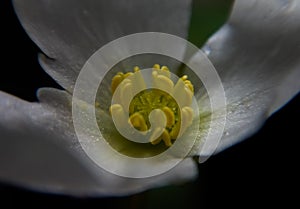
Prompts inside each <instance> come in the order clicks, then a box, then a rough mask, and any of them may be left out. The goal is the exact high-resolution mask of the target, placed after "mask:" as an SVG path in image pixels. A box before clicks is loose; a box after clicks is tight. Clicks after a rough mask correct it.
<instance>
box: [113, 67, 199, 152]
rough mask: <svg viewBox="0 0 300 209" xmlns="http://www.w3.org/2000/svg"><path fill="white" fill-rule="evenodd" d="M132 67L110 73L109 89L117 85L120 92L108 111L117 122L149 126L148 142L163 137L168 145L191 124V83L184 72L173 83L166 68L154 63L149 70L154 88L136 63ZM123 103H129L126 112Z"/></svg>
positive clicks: (143, 128) (142, 128)
mask: <svg viewBox="0 0 300 209" xmlns="http://www.w3.org/2000/svg"><path fill="white" fill-rule="evenodd" d="M133 71H134V73H132V72H128V73H125V74H124V73H118V74H116V75H115V76H114V77H113V79H112V82H111V89H112V92H113V93H114V92H115V91H116V89H117V87H118V86H120V87H119V88H120V96H119V98H117V99H116V104H113V105H112V106H111V107H110V113H111V114H112V115H114V116H116V117H115V118H118V121H117V123H118V124H119V125H120V124H121V123H123V124H124V123H129V124H131V125H132V126H133V127H134V128H136V129H137V130H139V131H147V130H149V129H150V128H151V129H152V130H153V131H152V133H151V136H150V139H149V143H151V144H153V145H156V144H159V143H160V142H161V141H163V142H164V144H165V145H166V146H167V147H170V146H171V145H172V140H176V139H177V138H178V137H180V136H182V134H183V133H184V131H186V129H187V128H188V127H189V126H190V125H191V124H192V121H193V116H194V115H193V109H192V108H191V103H192V97H193V94H194V86H193V84H192V82H191V81H190V80H188V76H187V75H184V76H182V77H181V78H180V79H178V81H177V82H176V85H174V83H173V81H172V80H171V79H170V77H171V73H170V70H169V68H168V67H167V66H162V67H160V65H159V64H155V65H154V66H153V72H152V80H153V87H154V88H153V89H146V88H145V87H146V85H145V81H144V78H143V76H142V74H141V70H140V68H139V67H138V66H135V67H134V69H133ZM131 75H133V76H131ZM141 89H146V90H142V91H141ZM130 95H131V96H132V95H135V96H134V97H133V99H132V100H131V101H128V98H132V97H130ZM177 102H178V103H177ZM125 107H129V112H127V109H126V108H125ZM126 114H129V119H128V120H127V121H124V120H125V119H124V118H125V116H126ZM163 116H165V117H163ZM119 119H120V120H119ZM163 121H164V122H163ZM165 124H166V125H165ZM116 125H117V124H116ZM123 126H124V125H123ZM164 126H165V127H164Z"/></svg>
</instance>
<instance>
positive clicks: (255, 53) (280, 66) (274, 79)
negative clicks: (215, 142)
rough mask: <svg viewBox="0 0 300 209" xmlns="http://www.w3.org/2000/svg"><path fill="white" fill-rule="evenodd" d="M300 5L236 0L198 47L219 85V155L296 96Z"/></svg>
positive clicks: (299, 71) (299, 87)
mask: <svg viewBox="0 0 300 209" xmlns="http://www.w3.org/2000/svg"><path fill="white" fill-rule="evenodd" d="M299 11H300V2H299V1H293V0H286V1H282V0H274V1H268V0H247V1H246V0H237V1H236V2H235V5H234V8H233V12H232V15H231V17H230V19H229V22H228V23H227V24H226V25H225V26H224V27H223V28H221V30H220V31H218V32H217V33H216V34H215V35H214V36H213V37H212V38H211V39H210V40H209V41H208V43H207V45H206V46H205V47H204V49H205V51H208V52H210V53H209V58H210V60H211V61H212V63H213V64H214V66H215V67H216V69H217V70H218V72H219V74H220V77H221V80H222V82H223V85H224V88H225V91H226V97H227V103H228V116H227V124H226V128H225V132H224V137H223V138H222V140H221V143H220V145H219V148H218V151H221V150H223V149H225V148H227V147H229V146H231V145H233V144H235V143H237V142H239V141H240V140H242V139H245V138H246V137H248V136H250V135H251V134H253V133H254V132H255V131H257V130H258V129H259V128H260V127H261V126H262V124H263V123H264V121H265V120H266V119H267V118H268V117H269V116H270V115H271V114H272V113H274V112H275V111H276V110H278V109H279V108H280V107H282V106H283V105H284V104H286V103H287V102H288V101H289V100H290V99H291V98H292V97H293V96H295V95H296V94H297V93H298V92H299V90H300V82H299V79H300V47H298V46H299V45H300V39H299V33H300V27H299V26H300V24H299V23H300V13H299Z"/></svg>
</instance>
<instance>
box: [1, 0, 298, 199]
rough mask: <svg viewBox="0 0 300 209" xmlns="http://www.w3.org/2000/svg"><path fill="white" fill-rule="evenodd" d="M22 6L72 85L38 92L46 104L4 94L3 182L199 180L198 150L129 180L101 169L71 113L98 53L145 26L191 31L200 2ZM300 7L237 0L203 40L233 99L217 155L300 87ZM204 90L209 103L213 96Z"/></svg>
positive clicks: (60, 184) (50, 69)
mask: <svg viewBox="0 0 300 209" xmlns="http://www.w3.org/2000/svg"><path fill="white" fill-rule="evenodd" d="M14 6H15V10H16V12H17V15H18V17H19V19H20V21H21V23H22V25H23V26H24V28H25V30H26V31H27V33H28V35H29V36H30V37H31V39H32V40H33V41H34V42H35V43H36V44H37V45H38V46H39V47H40V49H41V50H42V51H43V53H44V54H41V55H40V57H39V61H40V64H41V65H42V67H43V68H44V70H45V71H46V72H47V73H48V74H49V75H50V76H52V77H53V78H54V79H55V80H56V81H57V82H58V83H59V84H60V85H61V86H62V87H63V88H64V89H65V91H62V90H57V89H52V88H42V89H39V91H38V98H39V102H38V103H29V102H27V101H23V100H21V99H18V98H16V97H14V96H12V95H9V94H6V93H4V92H0V133H1V138H0V153H1V158H0V166H1V169H0V179H1V180H3V181H7V182H11V183H14V184H19V185H22V186H26V187H29V188H33V189H36V190H39V191H47V192H56V193H63V194H72V195H91V196H109V195H128V194H132V193H137V192H140V191H144V190H146V189H150V188H154V187H160V186H164V185H168V184H174V183H178V182H185V181H188V180H191V179H194V178H196V176H197V166H196V162H195V161H194V160H193V159H192V158H191V157H192V156H189V157H187V158H186V159H184V160H183V161H182V162H181V163H180V164H179V165H178V166H176V167H175V168H174V169H172V170H170V171H168V172H166V173H164V174H161V175H159V176H154V177H150V178H146V179H131V178H124V177H120V176H116V175H113V174H111V173H109V172H107V171H105V170H103V169H101V168H99V167H98V166H96V165H95V164H94V163H93V162H92V161H91V160H90V159H89V158H88V157H87V156H86V154H85V153H84V152H83V150H82V149H81V147H80V145H79V143H78V141H77V138H76V134H75V131H74V127H73V124H72V115H71V109H72V107H71V103H72V102H71V100H72V96H71V95H72V92H73V89H74V84H75V81H76V78H77V76H78V74H79V71H80V69H81V67H82V66H83V64H84V63H85V61H86V60H87V59H88V58H89V57H90V56H91V55H92V54H93V52H95V51H96V50H97V49H98V48H100V47H101V46H103V45H104V44H106V43H107V42H109V41H112V40H114V39H116V38H119V37H121V36H124V35H128V34H131V33H136V32H145V31H159V32H165V33H170V34H175V35H177V36H180V37H183V38H186V36H187V31H188V27H189V17H190V11H191V1H180V0H178V1H174V2H173V3H172V4H170V2H169V1H167V0H160V1H158V0H154V1H109V2H107V1H105V2H104V1H92V0H85V1H80V0H72V1H71V0H67V1H46V0H28V1H22V0H15V1H14ZM299 10H300V3H299V1H293V0H289V1H288V0H286V1H282V0H275V1H267V0H236V2H235V4H234V7H233V10H232V14H231V16H230V18H229V20H228V22H227V23H226V24H225V25H224V26H223V27H222V28H221V29H220V30H219V31H218V32H217V33H216V34H214V35H213V36H212V37H211V38H210V39H209V41H208V42H207V44H206V45H205V46H204V48H203V50H204V51H205V52H206V53H207V55H208V57H209V58H210V60H211V62H212V63H213V64H214V66H215V68H216V69H217V70H218V73H219V75H220V77H221V80H222V82H223V85H224V89H225V93H226V98H227V103H228V106H227V107H226V108H227V112H228V114H227V123H226V127H225V130H224V135H223V137H222V139H221V142H220V145H219V147H218V149H217V151H216V153H217V152H220V151H222V150H224V149H226V148H227V147H229V146H232V145H234V144H236V143H237V142H239V141H241V140H243V139H245V138H247V137H248V136H250V135H251V134H253V133H255V132H256V131H257V130H258V129H259V128H260V127H261V126H262V125H263V123H264V121H265V120H266V119H267V118H268V117H269V116H270V115H272V114H273V113H274V112H276V111H277V110H278V109H279V108H280V107H282V106H283V105H284V104H286V103H287V102H288V101H289V100H290V99H291V98H292V97H293V96H294V95H296V94H297V93H298V92H299V89H300V83H299V82H298V80H299V78H300V69H299V68H300V59H299V54H300V53H299V52H300V48H299V47H296V46H298V45H299V44H300V40H299V38H298V34H299V32H300V30H299V22H300V14H299V12H298V11H299ZM137 11H143V13H142V14H140V13H139V14H137ZM250 11H251V12H250ZM137 15H138V18H137ZM174 23H176V24H174ZM279 26H280V27H279ZM153 64H154V63H153ZM196 96H197V98H198V99H199V101H200V100H203V101H205V98H206V96H207V95H196ZM103 117H106V116H104V115H103ZM213 123H215V124H216V125H217V124H218V121H217V120H216V121H213ZM111 135H112V136H114V133H111ZM166 141H167V140H166ZM195 150H197V149H195ZM207 152H208V153H210V152H211V151H210V150H207ZM193 155H195V156H198V155H199V153H197V151H194V152H193ZM203 155H204V157H205V153H203ZM200 158H201V156H200Z"/></svg>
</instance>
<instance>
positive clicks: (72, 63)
mask: <svg viewBox="0 0 300 209" xmlns="http://www.w3.org/2000/svg"><path fill="white" fill-rule="evenodd" d="M190 5H191V0H185V1H181V0H176V1H172V3H170V2H169V0H153V1H147V0H143V1H141V0H139V1H135V0H121V1H120V0H110V1H105V0H99V1H95V0H65V1H60V0H52V1H48V0H27V1H23V0H14V7H15V10H16V12H17V14H18V17H19V18H20V21H21V23H22V25H23V26H24V28H25V29H26V31H27V33H28V34H29V36H30V37H31V38H32V40H33V41H34V42H35V43H36V44H37V45H38V46H39V47H40V48H41V50H42V51H43V52H44V53H45V54H46V55H47V56H48V57H50V58H52V59H48V58H46V57H44V56H42V57H41V59H40V62H41V64H42V66H43V68H44V69H45V71H46V72H47V73H48V74H49V75H51V76H52V77H53V78H54V79H55V80H56V81H58V83H59V84H60V85H62V86H63V87H64V88H65V89H67V90H69V91H72V89H73V86H74V83H75V80H76V78H77V75H78V73H79V71H80V69H81V67H82V66H83V64H84V63H85V62H86V60H87V59H88V58H89V57H90V56H91V55H92V54H93V52H95V51H96V50H97V49H99V48H100V47H101V46H103V45H104V44H106V43H108V42H109V41H112V40H114V39H116V38H119V37H121V36H124V35H128V34H132V33H137V32H149V31H155V32H165V33H171V34H174V35H178V36H181V37H186V35H187V31H188V23H189V18H190Z"/></svg>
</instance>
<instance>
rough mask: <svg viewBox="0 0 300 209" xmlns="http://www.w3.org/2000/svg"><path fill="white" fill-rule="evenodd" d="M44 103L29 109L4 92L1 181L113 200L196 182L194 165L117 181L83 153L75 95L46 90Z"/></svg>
mask: <svg viewBox="0 0 300 209" xmlns="http://www.w3.org/2000/svg"><path fill="white" fill-rule="evenodd" d="M39 98H40V100H41V103H28V102H26V101H23V100H20V99H18V98H16V97H13V96H11V95H8V94H6V93H3V92H0V133H1V138H0V153H1V154H0V167H1V169H0V179H1V181H6V182H10V183H12V184H17V185H21V186H26V187H28V188H31V189H34V190H39V191H42V192H53V193H59V194H69V195H76V196H109V195H128V194H132V193H136V192H140V191H144V190H146V189H150V188H154V187H160V186H163V185H168V184H173V183H178V182H182V181H187V180H190V179H193V178H195V177H196V176H197V167H196V164H195V162H194V161H193V160H192V159H186V160H184V161H183V162H182V163H180V164H179V165H178V166H177V167H175V168H174V169H172V170H170V171H169V172H167V173H165V174H162V175H160V176H155V177H151V178H147V179H129V178H123V177H119V176H116V175H112V174H110V173H108V172H107V171H105V170H103V169H101V168H99V167H98V166H96V164H94V163H93V162H92V161H91V160H90V159H89V158H88V157H87V156H86V154H85V153H84V152H83V151H82V149H81V147H80V145H79V143H78V141H77V139H76V136H75V132H74V129H73V125H72V118H71V107H70V105H71V103H70V95H69V94H68V93H66V92H64V91H60V90H55V89H41V90H40V91H39ZM187 171H188V172H187Z"/></svg>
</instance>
